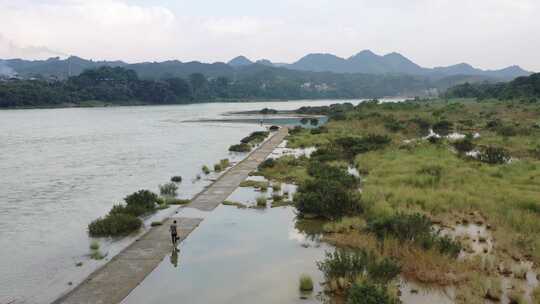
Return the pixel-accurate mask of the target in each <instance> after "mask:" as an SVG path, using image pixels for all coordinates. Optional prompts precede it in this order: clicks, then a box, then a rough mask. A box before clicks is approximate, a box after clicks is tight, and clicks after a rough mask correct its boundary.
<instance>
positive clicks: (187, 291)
mask: <svg viewBox="0 0 540 304" xmlns="http://www.w3.org/2000/svg"><path fill="white" fill-rule="evenodd" d="M190 209H191V208H184V210H182V212H180V213H179V214H181V213H183V212H185V214H181V215H182V216H185V215H188V214H189V215H192V214H191V212H193V210H190ZM193 215H197V216H198V215H199V214H193ZM306 244H307V245H308V246H305V245H306ZM330 249H331V247H330V246H328V245H325V244H323V243H319V241H318V238H310V237H308V236H307V235H306V234H305V232H301V231H300V230H298V229H297V228H295V214H294V212H293V209H292V208H291V207H286V208H268V209H265V210H263V211H260V210H253V209H237V208H234V207H231V206H219V207H218V208H216V209H215V210H214V211H212V212H210V213H207V214H206V218H205V220H204V221H203V222H202V224H201V226H200V227H199V228H197V229H196V230H195V231H194V232H193V233H192V234H191V235H190V236H189V237H188V238H187V239H186V240H185V241H184V242H183V243H182V244H181V248H180V251H179V252H178V253H177V254H175V253H171V254H170V255H169V256H167V257H166V258H165V259H164V261H163V262H162V263H161V264H160V265H159V266H158V267H157V268H156V269H155V270H154V271H153V272H152V273H150V275H149V276H148V277H147V278H146V279H145V280H144V281H143V282H142V283H141V284H140V285H139V286H138V287H137V288H136V289H135V290H133V291H132V292H131V294H130V295H129V296H128V297H127V298H126V299H125V300H124V301H123V302H122V303H125V304H133V303H175V302H178V301H182V302H185V303H193V304H197V303H201V304H202V303H205V304H207V303H235V304H242V303H254V302H255V303H319V300H318V297H317V294H318V293H319V292H321V291H322V287H321V285H320V284H319V283H320V282H323V275H322V273H321V272H320V271H319V270H318V269H317V266H316V264H315V261H318V260H322V259H323V258H324V252H325V250H330ZM302 273H306V274H308V275H310V276H311V277H312V278H313V281H314V285H315V286H314V287H315V290H314V292H313V293H312V294H311V295H310V296H308V298H307V299H300V293H299V291H298V280H299V277H300V275H301V274H302Z"/></svg>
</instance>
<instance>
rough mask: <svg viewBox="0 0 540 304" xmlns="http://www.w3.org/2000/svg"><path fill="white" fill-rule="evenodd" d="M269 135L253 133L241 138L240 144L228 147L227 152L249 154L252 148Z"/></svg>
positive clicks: (266, 133)
mask: <svg viewBox="0 0 540 304" xmlns="http://www.w3.org/2000/svg"><path fill="white" fill-rule="evenodd" d="M269 135H270V132H268V131H255V132H253V133H251V134H250V135H249V136H246V137H244V138H242V140H240V144H237V145H232V146H230V147H229V151H231V152H250V151H251V150H252V149H253V147H255V146H256V145H258V144H260V143H261V142H263V141H264V140H265V139H266V138H267V137H268V136H269Z"/></svg>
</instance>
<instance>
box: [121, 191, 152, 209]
mask: <svg viewBox="0 0 540 304" xmlns="http://www.w3.org/2000/svg"><path fill="white" fill-rule="evenodd" d="M158 198H159V197H158V196H157V194H155V193H153V192H151V191H148V190H139V191H138V192H135V193H133V194H130V195H128V196H126V197H125V198H124V201H125V202H126V204H127V206H128V207H140V208H142V209H144V210H146V211H148V212H151V211H154V210H155V208H156V203H157V202H158Z"/></svg>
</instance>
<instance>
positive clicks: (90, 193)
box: [0, 100, 344, 304]
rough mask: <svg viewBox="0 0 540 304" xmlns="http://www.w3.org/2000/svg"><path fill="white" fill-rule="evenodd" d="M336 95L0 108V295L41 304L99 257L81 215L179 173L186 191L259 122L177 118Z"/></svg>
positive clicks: (108, 247)
mask: <svg viewBox="0 0 540 304" xmlns="http://www.w3.org/2000/svg"><path fill="white" fill-rule="evenodd" d="M336 102H337V101H332V100H327V101H294V102H267V103H213V104H197V105H178V106H140V107H114V108H71V109H36V110H6V111H0V130H1V133H0V248H1V250H0V303H1V304H4V303H50V302H51V301H52V300H54V299H55V298H56V297H58V295H59V294H61V293H63V292H65V291H66V290H68V289H70V288H71V287H72V286H75V285H76V284H77V283H78V282H80V281H81V280H82V279H83V278H84V277H85V276H87V275H88V274H89V273H91V272H92V271H93V270H95V269H96V267H98V266H100V265H102V264H103V263H105V261H93V260H91V259H90V258H89V257H88V254H89V249H88V246H89V244H90V239H89V238H88V236H87V233H86V228H87V225H88V223H89V222H90V221H92V220H93V219H95V218H97V217H99V216H103V215H104V214H106V213H107V212H108V211H109V209H110V208H111V206H112V205H113V204H114V203H115V202H119V201H121V199H122V198H123V197H124V196H126V195H127V194H130V193H132V192H134V191H137V190H139V189H150V190H153V191H157V189H158V184H163V183H166V182H168V180H169V179H170V177H171V176H173V175H181V176H182V177H183V178H184V182H183V183H182V185H181V187H180V190H179V192H180V196H182V197H188V198H189V197H191V196H192V195H193V194H195V193H197V192H199V191H200V190H202V188H203V187H204V186H205V185H206V184H208V183H209V181H204V180H202V181H195V177H196V176H197V175H198V174H199V173H200V168H201V166H202V165H205V164H206V165H209V166H211V165H212V164H214V163H216V162H217V161H218V160H219V159H222V158H231V159H232V160H233V161H238V160H240V159H241V158H242V157H243V155H237V154H235V155H231V154H229V153H228V152H227V149H228V147H229V146H230V145H231V144H234V143H237V142H238V141H239V140H240V139H241V138H242V137H244V136H246V135H247V134H248V133H250V132H253V131H256V130H259V129H261V127H260V126H258V125H257V124H247V123H224V122H213V123H201V122H184V121H187V120H189V121H194V120H198V119H220V118H223V117H222V116H221V114H223V113H225V112H229V111H248V110H258V109H261V108H263V107H268V108H274V109H279V110H291V109H296V108H299V107H301V106H306V105H325V104H331V103H336ZM339 102H344V101H339ZM158 216H160V215H158ZM161 216H163V212H162V213H161ZM132 239H133V237H132V238H126V239H123V240H107V241H106V242H104V243H103V244H104V245H103V246H104V250H105V251H106V252H109V256H112V255H113V254H114V253H115V252H118V251H119V250H120V249H121V248H123V247H125V246H126V245H128V244H129V242H130V241H131V240H132ZM79 262H83V266H81V267H77V266H75V265H76V264H77V263H79Z"/></svg>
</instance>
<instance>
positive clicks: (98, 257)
mask: <svg viewBox="0 0 540 304" xmlns="http://www.w3.org/2000/svg"><path fill="white" fill-rule="evenodd" d="M90 258H91V259H92V260H96V261H99V260H103V259H104V258H105V255H104V254H103V253H101V251H99V250H92V252H91V253H90Z"/></svg>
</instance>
